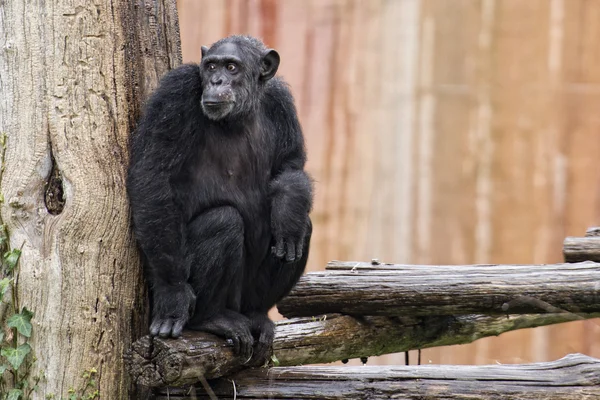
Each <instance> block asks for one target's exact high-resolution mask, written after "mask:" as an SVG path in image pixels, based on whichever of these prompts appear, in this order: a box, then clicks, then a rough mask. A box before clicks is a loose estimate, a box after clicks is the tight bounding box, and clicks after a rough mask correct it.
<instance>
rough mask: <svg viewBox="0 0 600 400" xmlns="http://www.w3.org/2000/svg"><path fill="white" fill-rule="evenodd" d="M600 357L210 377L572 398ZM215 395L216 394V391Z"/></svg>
mask: <svg viewBox="0 0 600 400" xmlns="http://www.w3.org/2000/svg"><path fill="white" fill-rule="evenodd" d="M598 382H600V360H598V359H595V358H591V357H587V356H584V355H581V354H571V355H569V356H567V357H564V358H562V359H560V360H558V361H553V362H547V363H538V364H520V365H485V366H464V365H421V366H395V367H389V366H387V367H386V366H372V367H371V366H363V367H326V366H325V367H287V368H286V367H279V368H271V369H254V370H246V371H243V372H240V373H238V374H236V375H234V376H232V377H230V378H227V379H220V380H218V381H213V382H209V385H210V387H211V389H212V391H213V392H214V396H216V398H218V399H220V400H224V399H233V398H236V399H258V398H260V399H340V400H345V399H389V398H394V399H399V400H409V399H410V400H414V399H430V400H434V399H444V400H453V399H456V400H458V399H467V398H468V399H471V400H477V399H481V400H484V399H485V400H489V399H503V400H517V399H518V400H534V399H535V400H539V399H546V400H574V399H584V398H586V399H587V398H590V399H591V398H598V397H600V385H598ZM204 393H205V392H204V391H203V390H202V389H200V388H197V389H195V390H190V389H187V388H183V389H173V388H170V389H161V391H160V392H159V393H158V394H157V395H156V397H155V399H156V400H166V399H172V400H173V399H181V398H186V399H187V398H195V399H208V398H210V397H208V396H207V395H206V394H204ZM213 398H214V397H213Z"/></svg>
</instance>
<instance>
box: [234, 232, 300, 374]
mask: <svg viewBox="0 0 600 400" xmlns="http://www.w3.org/2000/svg"><path fill="white" fill-rule="evenodd" d="M311 233H312V225H311V224H310V222H309V227H308V231H307V234H306V237H305V245H304V249H305V251H304V252H303V254H302V258H300V260H298V261H295V262H292V263H286V262H285V261H284V260H282V259H279V258H277V257H275V256H274V255H273V254H269V255H268V256H267V257H266V259H265V261H264V262H263V264H262V265H261V266H260V267H258V269H257V270H256V271H253V272H254V273H255V274H256V275H255V280H254V284H253V285H251V287H249V288H247V289H246V292H244V294H243V297H242V313H243V314H244V315H246V316H248V318H249V319H250V322H251V331H252V334H253V335H254V338H255V347H254V355H253V357H252V358H253V361H254V362H264V361H265V359H266V358H267V356H268V355H269V352H270V351H271V346H272V344H273V337H274V334H275V325H274V324H273V322H272V321H271V320H270V319H269V317H268V315H267V313H268V311H269V310H270V309H271V308H272V307H273V306H274V305H275V304H276V303H277V302H278V301H279V300H281V299H282V298H283V297H285V296H286V295H287V294H288V293H289V292H290V291H291V290H292V288H293V287H294V285H295V284H296V282H298V279H300V277H301V276H302V274H303V273H304V269H305V267H306V262H307V260H308V253H309V249H310V238H311Z"/></svg>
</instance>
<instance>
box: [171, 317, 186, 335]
mask: <svg viewBox="0 0 600 400" xmlns="http://www.w3.org/2000/svg"><path fill="white" fill-rule="evenodd" d="M184 325H185V320H183V319H178V320H176V321H175V323H174V324H173V330H172V331H171V336H173V337H174V338H178V337H179V336H181V332H182V331H183V326H184Z"/></svg>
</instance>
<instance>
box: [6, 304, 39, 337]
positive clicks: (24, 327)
mask: <svg viewBox="0 0 600 400" xmlns="http://www.w3.org/2000/svg"><path fill="white" fill-rule="evenodd" d="M32 317H33V313H32V312H31V311H29V310H28V309H26V308H25V307H23V310H22V311H21V313H20V314H15V315H13V316H12V317H10V318H9V319H8V323H7V325H8V327H9V328H17V331H18V332H19V333H20V334H21V335H23V336H25V337H30V336H31V318H32Z"/></svg>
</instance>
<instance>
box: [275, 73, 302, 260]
mask: <svg viewBox="0 0 600 400" xmlns="http://www.w3.org/2000/svg"><path fill="white" fill-rule="evenodd" d="M272 82H273V83H272V84H271V86H270V87H269V88H268V89H269V90H268V91H267V96H266V97H267V101H266V106H267V107H268V109H267V113H268V117H269V118H270V119H271V121H273V123H274V125H275V134H276V135H277V148H276V159H275V163H274V164H275V165H274V171H273V175H272V176H273V178H272V181H271V183H270V195H271V199H272V200H271V228H272V231H273V236H274V238H275V249H274V251H275V255H276V256H277V257H279V258H285V260H286V261H287V262H293V261H295V260H298V259H300V257H302V252H303V250H304V245H305V243H304V238H305V235H306V232H307V229H308V224H309V221H308V213H309V212H310V209H311V207H312V181H311V179H310V177H309V176H308V174H307V173H306V172H305V171H304V164H305V163H306V151H305V148H304V137H303V136H302V128H301V127H300V122H299V121H298V116H297V113H296V107H295V106H294V100H293V97H292V95H291V93H290V91H289V89H288V87H287V86H286V85H285V84H284V83H283V82H282V81H280V80H278V79H273V80H272Z"/></svg>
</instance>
